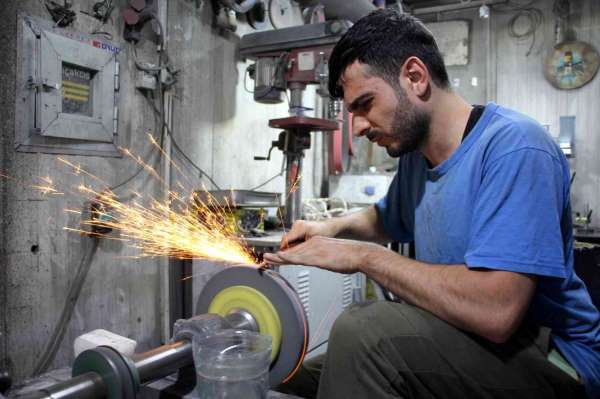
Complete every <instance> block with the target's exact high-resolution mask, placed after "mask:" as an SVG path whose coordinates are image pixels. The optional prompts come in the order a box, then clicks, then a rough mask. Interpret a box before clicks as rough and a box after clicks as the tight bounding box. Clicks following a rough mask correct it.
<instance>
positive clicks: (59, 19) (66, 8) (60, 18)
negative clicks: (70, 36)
mask: <svg viewBox="0 0 600 399" xmlns="http://www.w3.org/2000/svg"><path fill="white" fill-rule="evenodd" d="M44 5H45V6H46V10H48V12H49V13H50V15H51V16H52V19H53V20H54V22H55V26H59V27H61V28H65V27H67V26H69V25H71V24H72V23H73V22H74V21H75V19H76V18H77V14H75V11H73V10H71V7H73V3H71V2H70V1H68V0H63V4H62V5H61V4H59V3H57V2H55V1H52V0H46V1H45V3H44Z"/></svg>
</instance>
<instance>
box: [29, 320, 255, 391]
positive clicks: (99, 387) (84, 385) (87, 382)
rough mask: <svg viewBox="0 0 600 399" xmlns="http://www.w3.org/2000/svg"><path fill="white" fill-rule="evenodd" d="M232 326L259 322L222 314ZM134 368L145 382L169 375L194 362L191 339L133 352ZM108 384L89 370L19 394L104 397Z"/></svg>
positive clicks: (246, 326) (244, 326)
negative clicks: (136, 352)
mask: <svg viewBox="0 0 600 399" xmlns="http://www.w3.org/2000/svg"><path fill="white" fill-rule="evenodd" d="M225 320H227V322H228V323H229V324H230V325H231V327H233V328H237V329H244V330H252V331H257V330H258V325H257V324H256V320H254V317H252V315H251V314H249V313H248V312H246V311H244V310H241V309H240V310H236V311H234V312H232V313H230V314H229V315H227V316H225ZM131 360H132V361H133V366H132V367H133V368H135V370H137V374H138V376H139V383H140V384H146V383H148V382H151V381H154V380H156V379H159V378H162V377H165V376H167V375H170V374H172V373H174V372H176V371H177V370H179V369H181V368H182V367H185V366H191V365H192V364H193V362H194V360H193V351H192V342H191V341H189V340H187V339H183V340H181V341H177V342H174V343H171V344H167V345H163V346H160V347H158V348H155V349H152V350H150V351H148V352H144V353H140V354H137V355H134V356H133V358H132V359H131ZM106 395H107V387H106V385H105V383H104V380H103V379H102V377H101V376H100V375H98V374H97V373H95V372H88V373H84V374H81V375H79V376H77V377H73V378H71V379H69V380H67V381H63V382H59V383H57V384H55V385H52V386H50V387H47V388H44V389H41V390H37V391H35V392H31V393H27V394H24V395H21V396H19V399H81V398H85V399H101V398H104V397H106Z"/></svg>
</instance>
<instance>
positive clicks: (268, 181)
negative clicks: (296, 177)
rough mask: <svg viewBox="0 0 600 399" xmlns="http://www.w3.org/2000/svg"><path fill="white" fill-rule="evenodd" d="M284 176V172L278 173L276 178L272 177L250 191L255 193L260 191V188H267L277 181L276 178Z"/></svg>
mask: <svg viewBox="0 0 600 399" xmlns="http://www.w3.org/2000/svg"><path fill="white" fill-rule="evenodd" d="M280 176H283V171H281V172H279V173H277V174H276V175H275V176H272V177H270V178H269V179H267V180H266V181H265V182H263V183H261V184H259V185H258V186H255V187H252V188H251V189H250V191H254V190H258V189H259V188H261V187H263V186H266V185H267V184H269V183H271V182H272V181H273V180H275V179H276V178H278V177H280Z"/></svg>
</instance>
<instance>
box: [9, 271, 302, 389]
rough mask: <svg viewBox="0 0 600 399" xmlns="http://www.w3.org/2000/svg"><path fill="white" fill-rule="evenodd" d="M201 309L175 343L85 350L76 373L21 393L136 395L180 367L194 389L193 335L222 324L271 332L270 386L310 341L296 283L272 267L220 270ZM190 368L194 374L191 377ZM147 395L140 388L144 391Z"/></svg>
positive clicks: (294, 365)
mask: <svg viewBox="0 0 600 399" xmlns="http://www.w3.org/2000/svg"><path fill="white" fill-rule="evenodd" d="M197 310H198V312H199V313H201V314H200V315H199V316H195V317H193V318H191V319H187V320H178V322H177V323H175V326H174V333H173V339H172V341H171V343H169V344H167V345H163V346H160V347H158V348H155V349H152V350H150V351H148V352H144V353H140V354H135V355H134V356H133V357H132V358H129V357H127V356H124V355H122V354H120V353H119V352H117V351H116V350H115V349H113V348H111V347H109V346H99V347H96V348H94V349H89V350H86V351H84V352H82V353H81V354H80V355H79V356H77V358H76V359H75V362H74V363H73V367H72V378H71V379H69V380H67V381H63V382H60V383H57V384H55V385H52V386H50V387H47V388H44V389H40V390H36V391H34V392H30V393H27V394H25V395H22V396H19V397H20V398H28V399H34V398H35V399H42V398H43V399H59V398H60V399H71V398H73V399H74V398H86V399H87V398H94V399H96V398H97V399H100V398H107V399H130V398H131V399H133V398H136V395H139V393H140V390H141V389H142V388H143V387H144V385H147V384H150V383H151V382H153V381H156V380H159V379H161V378H163V377H167V376H170V375H172V374H174V373H176V372H178V374H179V376H184V375H185V376H186V377H181V378H180V380H181V381H183V382H182V384H183V385H185V387H184V389H183V390H182V389H181V385H182V384H179V385H180V387H179V392H183V394H187V393H190V392H191V391H192V390H193V389H194V387H195V385H196V382H195V371H194V369H193V367H194V366H193V354H192V336H193V335H196V336H198V335H200V336H209V335H211V334H212V333H214V332H217V331H219V330H221V329H224V328H234V329H244V330H252V331H256V332H260V333H262V334H268V335H270V336H271V338H272V356H271V366H270V373H269V382H270V385H271V387H275V386H277V385H279V384H280V383H282V382H285V381H287V380H288V379H290V378H291V377H292V376H293V375H294V373H295V372H296V371H298V369H299V368H300V365H301V364H302V361H303V360H304V356H305V354H306V351H307V346H308V325H307V319H306V314H305V312H304V308H303V307H302V304H301V302H300V299H299V298H298V295H297V294H296V292H295V291H294V289H293V288H292V286H291V285H290V284H289V283H288V282H287V281H286V280H285V279H284V278H283V277H281V276H280V275H279V273H277V272H275V271H272V270H261V269H258V268H257V267H255V266H230V267H225V268H224V269H223V270H221V271H219V272H218V273H216V274H215V275H214V276H213V277H212V278H211V279H210V280H209V281H208V282H207V283H206V286H205V288H204V290H203V291H202V292H201V293H200V296H199V298H198V302H197ZM190 375H191V379H190ZM140 396H143V395H140Z"/></svg>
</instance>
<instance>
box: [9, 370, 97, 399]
mask: <svg viewBox="0 0 600 399" xmlns="http://www.w3.org/2000/svg"><path fill="white" fill-rule="evenodd" d="M105 396H106V385H105V384H104V380H102V377H100V376H99V375H98V374H96V373H93V372H90V373H85V374H81V375H78V376H77V377H73V378H71V379H70V380H68V381H63V382H59V383H58V384H55V385H52V386H49V387H47V388H43V389H41V390H39V391H35V392H31V393H28V394H25V395H22V396H19V399H81V398H85V399H101V398H104V397H105Z"/></svg>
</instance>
